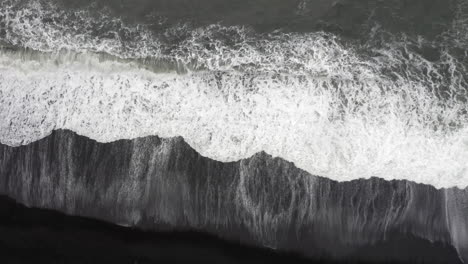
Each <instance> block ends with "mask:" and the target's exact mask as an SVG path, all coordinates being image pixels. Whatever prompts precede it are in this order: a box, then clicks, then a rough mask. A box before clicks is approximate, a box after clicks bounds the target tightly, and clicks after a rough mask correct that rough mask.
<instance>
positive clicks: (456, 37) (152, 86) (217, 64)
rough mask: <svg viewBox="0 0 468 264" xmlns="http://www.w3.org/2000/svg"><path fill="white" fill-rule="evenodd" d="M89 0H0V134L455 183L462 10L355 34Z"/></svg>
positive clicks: (462, 115)
mask: <svg viewBox="0 0 468 264" xmlns="http://www.w3.org/2000/svg"><path fill="white" fill-rule="evenodd" d="M461 3H462V4H460V8H462V7H463V6H464V5H463V4H464V2H461ZM91 9H92V8H87V9H86V8H85V9H83V8H81V9H64V8H61V7H60V6H59V5H58V4H51V3H46V2H43V1H3V2H2V3H1V4H0V44H1V45H2V49H1V51H0V119H1V120H3V122H0V142H1V143H3V144H8V145H11V146H17V145H23V144H27V143H30V142H33V141H36V140H38V139H41V138H43V137H45V136H46V135H48V134H50V133H51V132H52V131H53V130H55V129H70V130H73V131H75V132H77V133H79V134H81V135H86V136H88V137H90V138H93V139H96V140H98V141H100V142H110V141H115V140H117V139H127V138H135V137H142V136H146V135H158V136H161V137H174V136H182V137H183V138H184V139H185V140H186V141H187V142H188V143H189V144H190V145H191V146H192V147H193V148H194V149H195V150H197V151H198V152H199V153H201V154H202V155H204V156H206V157H209V158H212V159H215V160H218V161H234V160H239V159H242V158H247V157H250V156H252V155H254V154H255V153H257V152H260V151H265V152H267V153H269V154H271V155H273V156H278V157H282V158H284V159H286V160H289V161H292V162H294V163H295V165H296V166H298V167H299V168H302V169H304V170H306V171H307V172H309V173H311V174H313V175H320V176H325V177H328V178H331V179H334V180H338V181H349V180H353V179H358V178H369V177H372V176H376V177H381V178H384V179H387V180H391V179H406V180H411V181H415V182H418V183H425V184H430V185H433V186H435V187H437V188H447V187H454V186H456V187H459V188H465V187H466V186H468V162H467V161H468V102H467V98H468V97H467V96H468V90H467V88H468V86H467V80H466V67H467V65H468V64H467V61H468V59H467V54H466V52H463V50H466V48H467V47H468V46H467V34H466V27H465V26H466V24H467V22H466V21H467V19H466V17H465V16H464V15H463V14H464V13H463V12H462V11H460V12H457V13H456V14H459V16H454V18H453V21H452V22H451V24H450V26H449V27H448V28H447V30H445V31H444V32H442V33H441V34H439V35H438V36H437V37H435V39H436V40H433V39H430V38H428V37H425V36H421V35H409V34H403V33H402V34H395V33H391V32H387V31H386V30H385V29H383V28H381V27H379V25H378V24H373V25H372V28H371V29H370V30H369V31H368V32H367V35H366V38H365V40H362V39H359V40H358V39H353V38H351V37H346V36H342V35H340V34H337V33H336V32H328V31H324V30H319V31H313V32H293V31H286V30H284V31H282V30H274V31H267V32H259V31H258V30H257V29H255V28H252V27H249V26H245V25H242V26H241V25H223V24H222V23H217V24H211V25H201V26H193V25H190V24H189V23H179V24H174V25H169V26H167V27H165V28H164V29H163V30H153V29H152V28H151V26H150V25H145V24H136V23H132V22H131V21H127V20H125V19H123V18H119V17H117V16H112V12H111V11H106V10H104V11H100V12H98V13H99V14H98V15H96V14H94V13H96V12H97V11H91ZM93 12H94V13H93ZM155 19H156V18H155ZM157 21H158V22H157V23H159V24H163V23H164V19H162V18H160V17H159V18H158V20H157ZM425 50H431V54H436V55H434V56H429V55H427V53H425Z"/></svg>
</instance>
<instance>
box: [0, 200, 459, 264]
mask: <svg viewBox="0 0 468 264" xmlns="http://www.w3.org/2000/svg"><path fill="white" fill-rule="evenodd" d="M381 252H385V254H387V255H388V254H389V252H394V253H395V259H394V261H386V262H372V263H454V264H455V263H460V261H459V260H458V258H457V255H456V252H455V250H454V249H453V248H450V247H445V246H443V245H441V244H439V243H434V244H432V243H430V242H428V241H425V240H422V239H417V238H414V237H399V238H395V239H389V240H388V241H387V242H386V243H384V244H378V245H376V246H374V247H365V248H362V250H359V251H358V252H357V253H356V256H355V257H354V259H356V260H355V261H353V260H352V259H353V258H347V260H346V261H338V260H335V261H332V260H330V259H328V258H326V257H324V258H323V259H308V258H305V257H302V256H299V255H297V254H294V253H289V252H277V251H274V250H271V249H261V248H255V247H248V246H244V245H241V244H240V243H235V242H226V241H224V240H222V239H219V238H217V237H215V236H212V235H209V234H205V233H199V232H192V231H184V232H181V231H174V232H161V233H158V232H145V231H143V230H136V229H133V228H129V227H121V226H118V225H114V224H110V223H106V222H103V221H98V220H94V219H89V218H83V217H76V216H68V215H65V214H62V213H59V212H56V211H53V210H45V209H36V208H27V207H25V206H23V205H20V204H18V203H16V202H15V201H14V200H12V199H10V198H8V197H5V196H0V256H1V257H0V261H1V263H48V264H52V263H114V264H117V263H132V264H133V263H135V264H136V263H337V264H338V263H370V262H359V261H357V259H359V258H361V257H362V256H364V255H365V256H367V258H371V259H372V255H375V256H379V255H381V254H380V253H381ZM417 252H426V254H425V256H423V257H421V256H418V254H417ZM399 259H406V260H408V259H414V262H407V261H406V262H403V261H399Z"/></svg>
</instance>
